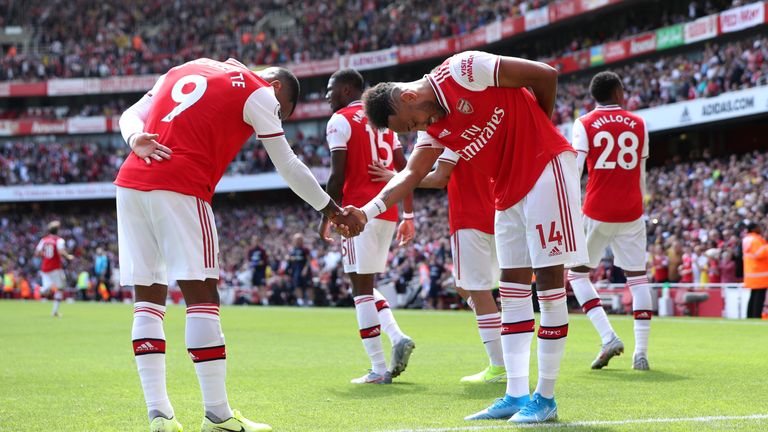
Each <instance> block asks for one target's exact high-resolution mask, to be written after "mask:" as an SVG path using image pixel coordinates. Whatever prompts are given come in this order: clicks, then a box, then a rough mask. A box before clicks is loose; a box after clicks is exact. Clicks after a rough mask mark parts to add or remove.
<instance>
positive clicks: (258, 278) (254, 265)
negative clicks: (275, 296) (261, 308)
mask: <svg viewBox="0 0 768 432" xmlns="http://www.w3.org/2000/svg"><path fill="white" fill-rule="evenodd" d="M248 261H250V265H251V285H252V286H253V288H254V289H256V290H258V293H259V299H260V301H261V304H263V305H267V304H269V298H268V293H267V261H268V256H267V251H265V250H264V248H263V247H261V242H260V241H259V237H258V236H253V237H251V249H250V250H248Z"/></svg>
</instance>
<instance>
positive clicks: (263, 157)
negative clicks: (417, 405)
mask: <svg viewBox="0 0 768 432" xmlns="http://www.w3.org/2000/svg"><path fill="white" fill-rule="evenodd" d="M616 71H617V72H618V73H620V74H621V75H622V76H623V77H624V85H625V89H626V92H625V94H626V101H627V108H628V109H630V110H637V109H642V108H648V107H653V106H658V105H662V104H667V103H674V102H679V101H683V100H690V99H696V98H706V97H712V96H717V95H719V94H721V93H724V92H727V91H733V90H737V89H742V88H749V87H754V86H763V85H768V37H765V36H758V37H751V38H748V39H745V40H741V41H732V42H728V43H724V44H722V45H718V44H711V45H707V46H705V47H704V48H703V50H701V51H694V52H691V53H688V54H687V55H676V56H664V57H660V58H657V59H652V60H646V61H643V62H637V63H632V64H629V65H626V66H623V67H621V68H618V69H616ZM587 88H588V77H587V76H578V77H576V78H573V77H570V76H566V77H563V78H562V79H561V84H560V87H559V91H558V99H557V106H556V110H555V114H554V115H553V121H554V122H555V123H556V124H561V123H565V122H567V121H570V120H572V119H573V118H575V117H578V116H580V115H582V114H584V113H586V112H588V111H589V110H591V109H593V108H594V101H593V100H592V98H591V97H590V96H589V95H588V93H587ZM89 109H92V110H94V111H96V112H98V111H99V110H101V108H99V107H97V106H90V108H89ZM104 109H106V110H109V111H111V112H118V111H120V110H121V109H123V107H119V106H115V105H114V102H109V103H107V104H106V105H105V108H104ZM30 142H31V143H37V142H39V143H40V145H30ZM42 144H44V145H42ZM125 150H126V147H125V145H124V144H123V143H122V141H120V140H119V139H118V138H117V137H116V136H112V137H103V136H102V137H88V136H83V137H79V138H68V139H59V140H52V139H51V138H46V137H43V138H40V139H37V140H34V139H23V138H22V139H15V140H10V141H5V142H2V143H0V185H18V184H47V183H53V184H65V183H72V182H85V181H111V180H113V179H114V177H115V175H116V172H117V169H118V168H119V166H120V163H121V162H122V160H123V159H124V158H125ZM294 150H295V152H296V153H297V154H298V155H299V157H300V158H301V159H302V160H303V161H305V162H306V163H307V164H309V165H310V166H327V165H328V164H329V152H328V149H327V147H326V146H325V143H324V142H323V140H322V139H321V138H319V137H313V136H304V135H302V134H299V135H298V136H297V137H295V139H294ZM272 170H274V167H273V166H272V164H271V162H270V161H269V158H268V157H267V154H266V152H265V151H264V149H263V147H262V146H261V145H259V144H258V143H257V142H256V141H255V140H251V141H249V142H248V143H247V144H246V145H245V146H244V147H243V150H242V151H241V152H240V153H239V154H238V155H237V157H236V159H235V161H234V162H233V163H232V164H231V165H230V167H229V172H230V173H231V174H255V173H261V172H267V171H272Z"/></svg>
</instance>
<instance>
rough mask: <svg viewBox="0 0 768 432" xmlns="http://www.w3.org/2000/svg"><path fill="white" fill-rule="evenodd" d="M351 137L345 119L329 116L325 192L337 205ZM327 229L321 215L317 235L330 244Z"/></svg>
mask: <svg viewBox="0 0 768 432" xmlns="http://www.w3.org/2000/svg"><path fill="white" fill-rule="evenodd" d="M351 137H352V128H351V127H350V125H349V121H348V120H347V119H346V117H344V116H342V115H340V114H334V115H333V116H331V118H330V119H329V120H328V125H327V126H326V129H325V139H326V141H327V142H328V147H329V148H330V150H331V174H330V176H329V177H328V183H326V185H325V191H326V192H327V193H328V195H330V197H331V199H332V200H334V201H336V202H337V203H340V202H342V201H341V200H342V197H343V194H344V180H345V173H346V170H347V143H348V142H349V139H350V138H351ZM329 228H330V227H329V220H328V218H327V217H326V216H325V215H323V217H322V219H321V220H320V226H319V227H318V234H320V238H321V239H323V240H324V241H326V242H328V243H331V242H333V239H332V238H331V237H330V233H329Z"/></svg>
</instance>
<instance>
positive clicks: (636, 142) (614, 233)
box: [568, 71, 666, 370]
mask: <svg viewBox="0 0 768 432" xmlns="http://www.w3.org/2000/svg"><path fill="white" fill-rule="evenodd" d="M589 91H590V93H591V94H592V97H593V98H594V99H595V101H596V102H597V107H596V108H595V109H594V110H593V111H592V112H590V113H588V114H585V115H583V116H582V117H580V118H578V119H577V120H576V121H575V122H574V124H573V139H572V143H573V148H574V149H576V150H577V151H578V152H579V154H578V159H577V163H578V166H579V173H581V170H582V169H583V167H584V161H585V160H586V162H587V169H588V172H589V180H588V181H587V191H586V194H585V196H584V206H583V211H584V229H585V231H586V235H587V251H588V252H589V261H587V262H583V263H578V264H582V265H579V266H577V267H573V268H571V269H570V270H569V272H568V280H569V281H570V283H571V286H572V287H573V292H574V294H575V295H576V298H577V299H578V301H579V304H581V306H582V308H583V309H584V312H585V313H586V314H587V315H588V316H589V319H590V320H592V324H593V325H594V326H595V329H596V330H597V331H598V333H599V334H600V337H601V339H602V342H603V346H602V349H601V350H600V353H599V354H598V355H597V358H596V359H595V361H594V362H593V363H592V368H593V369H600V368H602V367H604V366H605V365H607V364H608V361H609V360H610V359H611V357H613V356H614V355H618V354H620V353H622V352H623V351H624V344H623V343H622V342H621V340H620V339H619V338H618V336H616V333H615V332H614V331H613V328H612V327H611V324H610V322H609V321H608V317H607V316H606V314H605V311H604V310H603V308H602V306H601V304H600V298H599V297H598V296H597V291H595V287H594V286H593V285H592V282H591V281H590V280H589V271H590V269H594V268H595V267H597V265H598V264H599V263H600V259H601V258H602V257H603V255H605V249H606V248H607V247H608V246H610V247H611V250H612V251H613V255H614V257H615V258H614V264H615V265H616V266H617V267H620V268H621V269H622V270H624V272H625V274H626V276H627V287H628V288H629V289H630V290H631V292H632V311H633V314H634V317H635V352H634V355H633V359H632V367H633V368H634V369H637V370H648V354H647V353H648V334H649V333H650V330H651V316H653V311H652V310H651V308H652V303H651V290H650V286H649V285H648V277H647V275H646V269H645V257H646V254H645V249H646V232H645V220H644V219H643V197H644V196H645V161H646V159H648V129H647V128H646V127H645V122H644V121H643V119H642V118H640V117H639V116H637V115H635V114H633V113H631V112H629V111H626V110H624V109H623V108H622V105H624V87H623V86H622V83H621V78H620V77H619V76H618V75H617V74H615V73H613V72H610V71H605V72H600V73H598V74H597V75H595V76H594V77H593V78H592V82H591V83H590V85H589ZM665 256H666V255H665Z"/></svg>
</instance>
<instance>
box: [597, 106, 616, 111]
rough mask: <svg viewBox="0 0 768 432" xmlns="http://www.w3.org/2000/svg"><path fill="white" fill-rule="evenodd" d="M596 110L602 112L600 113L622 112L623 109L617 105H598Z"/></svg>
mask: <svg viewBox="0 0 768 432" xmlns="http://www.w3.org/2000/svg"><path fill="white" fill-rule="evenodd" d="M595 109H596V110H600V111H616V110H620V109H621V107H620V106H618V105H616V104H613V105H597V107H595Z"/></svg>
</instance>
